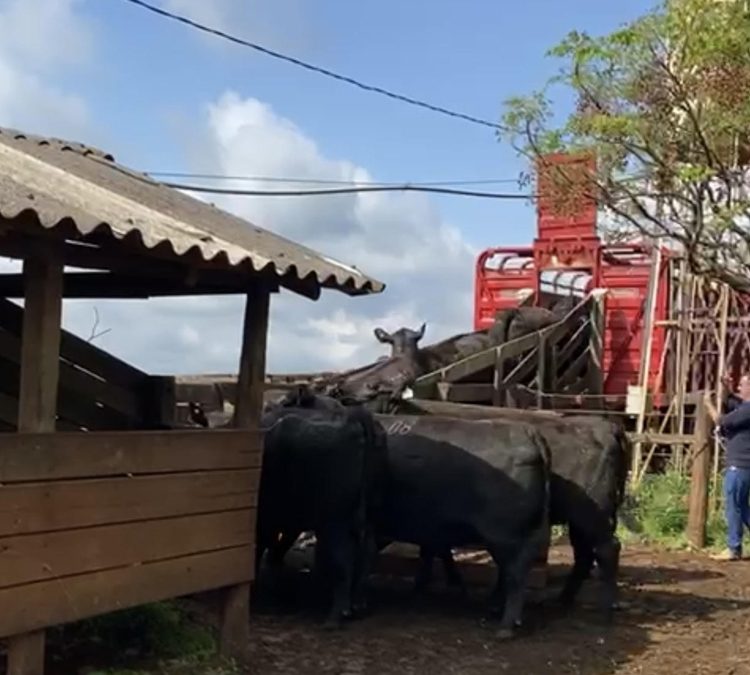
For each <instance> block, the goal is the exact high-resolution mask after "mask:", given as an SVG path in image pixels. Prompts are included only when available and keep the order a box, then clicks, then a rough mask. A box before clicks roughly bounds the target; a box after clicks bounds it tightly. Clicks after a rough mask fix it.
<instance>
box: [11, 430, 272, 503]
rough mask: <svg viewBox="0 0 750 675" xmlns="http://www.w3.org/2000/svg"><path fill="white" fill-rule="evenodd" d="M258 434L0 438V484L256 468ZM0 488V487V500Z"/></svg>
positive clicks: (145, 433)
mask: <svg viewBox="0 0 750 675" xmlns="http://www.w3.org/2000/svg"><path fill="white" fill-rule="evenodd" d="M262 442H263V441H262V435H261V433H260V432H259V431H254V430H242V431H237V430H234V429H226V430H225V429H221V430H219V429H217V430H214V431H202V430H195V431H193V430H192V429H191V430H185V431H129V432H118V431H97V432H91V433H85V432H67V433H56V434H29V433H26V434H13V435H9V436H8V437H7V438H3V448H2V452H0V483H5V484H8V483H18V482H24V481H25V482H39V481H52V480H62V479H73V478H97V477H104V476H128V475H133V476H135V475H139V474H140V475H143V474H159V473H178V472H181V471H216V470H227V469H251V468H258V467H259V466H260V452H261V447H262ZM1 495H2V488H0V496H1Z"/></svg>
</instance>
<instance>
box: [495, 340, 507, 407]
mask: <svg viewBox="0 0 750 675" xmlns="http://www.w3.org/2000/svg"><path fill="white" fill-rule="evenodd" d="M504 377H505V358H504V357H503V346H502V345H500V346H498V347H496V348H495V370H494V372H493V375H492V405H494V406H496V407H501V406H502V405H503V404H504V403H506V397H505V396H504V391H505V390H504V389H503V379H504Z"/></svg>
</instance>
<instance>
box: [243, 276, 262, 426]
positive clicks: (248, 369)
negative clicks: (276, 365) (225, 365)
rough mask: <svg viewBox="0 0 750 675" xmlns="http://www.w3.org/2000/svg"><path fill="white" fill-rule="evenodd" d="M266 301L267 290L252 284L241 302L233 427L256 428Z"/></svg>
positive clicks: (257, 423)
mask: <svg viewBox="0 0 750 675" xmlns="http://www.w3.org/2000/svg"><path fill="white" fill-rule="evenodd" d="M270 300H271V295H270V293H269V291H268V289H267V288H266V287H265V286H263V285H262V284H255V285H253V287H252V288H251V289H250V291H249V292H248V294H247V298H246V301H245V320H244V324H243V334H242V352H241V354H240V373H239V377H238V379H237V394H236V396H237V403H236V410H235V426H236V427H238V428H241V429H242V428H254V427H255V428H257V427H258V425H259V422H260V414H261V410H262V409H263V388H264V383H265V377H266V340H267V336H268V315H269V309H270Z"/></svg>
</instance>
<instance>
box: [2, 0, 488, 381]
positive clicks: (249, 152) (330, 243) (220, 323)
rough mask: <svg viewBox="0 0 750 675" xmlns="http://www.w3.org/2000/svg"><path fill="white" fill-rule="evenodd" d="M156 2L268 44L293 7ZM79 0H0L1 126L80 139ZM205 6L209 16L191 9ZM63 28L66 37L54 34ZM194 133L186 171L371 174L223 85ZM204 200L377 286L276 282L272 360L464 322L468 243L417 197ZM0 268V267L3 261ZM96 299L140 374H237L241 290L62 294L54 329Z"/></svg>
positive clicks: (360, 357) (336, 360) (81, 320)
mask: <svg viewBox="0 0 750 675" xmlns="http://www.w3.org/2000/svg"><path fill="white" fill-rule="evenodd" d="M163 2H164V4H165V5H169V6H170V7H171V8H172V9H175V10H178V11H185V12H188V13H193V14H192V15H193V16H194V18H197V19H199V20H205V21H206V23H209V22H211V23H213V22H214V19H215V20H217V21H219V22H220V25H221V26H224V27H233V28H236V29H237V30H240V29H242V30H244V28H243V26H244V27H246V28H247V31H246V32H243V33H242V34H244V35H247V36H248V37H250V38H251V39H254V38H256V36H257V39H258V40H259V41H264V43H266V44H268V43H269V42H273V30H272V29H273V25H284V27H285V29H286V27H287V25H286V24H283V23H279V22H273V21H271V20H270V17H272V16H274V15H275V14H274V13H278V12H280V11H281V9H279V8H280V6H283V7H285V8H287V9H289V11H290V12H292V9H293V8H294V7H295V6H296V5H298V4H299V5H300V6H301V5H302V3H301V2H300V0H274V1H273V2H271V0H253V1H252V2H241V1H240V0H217V1H216V2H211V3H208V2H204V0H163ZM82 5H83V3H82V0H35V1H34V2H29V1H28V0H0V32H2V34H3V36H4V37H3V39H2V40H0V125H5V126H16V127H18V128H21V129H23V130H27V131H30V132H37V133H43V134H53V135H59V136H64V137H72V138H76V139H81V140H85V139H86V138H87V137H89V136H90V134H89V133H88V132H87V130H90V120H89V113H88V107H87V104H86V102H85V101H84V100H83V99H81V98H80V97H79V96H77V95H75V94H74V93H71V92H70V91H68V90H66V89H65V87H64V84H63V83H64V82H65V78H66V77H67V76H69V75H70V73H71V69H78V68H81V67H85V66H86V65H87V64H89V63H90V62H91V61H95V59H94V58H93V57H94V53H93V51H94V47H95V45H94V40H93V35H94V31H93V28H92V26H91V25H90V24H89V23H88V22H87V21H86V19H85V18H84V17H82V16H81V13H80V11H79V7H80V6H82ZM207 11H210V12H215V13H217V14H216V15H215V16H213V17H212V16H207V15H206V16H199V15H197V14H195V12H207ZM292 14H293V15H294V16H296V17H297V18H299V16H303V15H304V13H302V12H298V13H297V14H294V12H292ZM243 22H244V23H243ZM301 23H304V22H301ZM293 34H294V31H292V32H291V33H290V34H289V35H293ZM60 35H65V40H60V39H58V38H59V36H60ZM288 37H289V36H286V38H285V39H288ZM261 38H263V40H261ZM192 141H193V145H192V147H188V148H186V150H187V151H188V153H189V156H192V157H194V158H195V166H194V167H193V168H196V169H202V170H203V169H208V170H214V171H216V172H218V173H225V174H243V175H280V176H293V177H309V178H327V179H331V180H344V181H368V180H372V177H371V176H370V174H369V173H368V171H367V170H366V169H365V168H363V167H360V166H357V165H355V164H353V163H352V162H349V161H346V160H345V159H338V158H331V157H328V156H327V155H326V154H325V152H324V151H323V150H322V149H321V148H320V147H318V145H317V144H316V142H315V141H314V140H313V139H311V138H310V137H309V136H307V135H306V134H305V132H304V131H303V130H302V129H300V128H299V127H298V126H297V125H295V124H294V123H293V122H291V121H290V120H288V119H285V118H283V117H281V116H279V115H278V114H277V113H275V112H274V110H273V109H272V108H271V107H270V106H268V105H266V104H264V103H262V102H260V101H258V100H255V99H252V98H242V97H240V96H239V95H237V94H235V93H231V92H230V93H226V94H225V95H223V96H222V97H220V98H219V99H218V100H216V101H214V102H213V103H212V104H211V105H208V106H207V108H206V110H205V117H204V123H203V128H202V129H199V130H198V132H197V133H196V134H195V137H194V138H193V139H192ZM123 142H124V140H123ZM196 149H198V151H197V152H196V151H195V150H196ZM191 150H192V151H193V152H192V153H191ZM242 185H243V186H248V187H252V184H249V185H248V184H247V183H242ZM262 186H263V187H267V185H266V184H263V185H262ZM278 187H283V186H278ZM215 201H216V202H217V205H219V206H223V207H224V208H227V209H229V210H231V211H233V212H235V213H237V214H239V215H240V216H243V217H245V218H247V219H248V220H250V221H252V222H255V223H256V224H258V225H259V226H261V227H264V228H267V229H269V230H272V231H275V232H278V233H280V234H282V235H284V236H287V237H289V238H291V239H293V240H296V241H299V242H300V243H304V244H306V245H308V246H310V247H312V248H314V249H316V250H319V251H321V252H322V253H324V254H326V255H329V256H331V257H334V258H338V259H340V260H342V261H344V262H346V263H349V264H353V265H356V266H357V267H359V268H360V269H362V270H364V271H366V272H367V273H369V274H371V275H373V276H376V277H378V278H380V279H382V280H383V281H385V282H386V283H387V285H388V288H387V290H386V292H385V293H384V294H383V295H381V296H374V297H364V298H348V297H346V296H344V295H342V294H339V293H336V292H331V291H327V292H324V294H323V297H322V298H321V300H319V301H318V302H311V301H309V300H306V299H304V298H301V297H299V296H295V295H294V294H291V293H287V292H282V293H281V294H279V295H275V296H274V297H273V300H272V316H271V330H270V335H269V348H268V355H269V357H268V368H269V370H271V371H275V372H283V371H303V370H319V369H329V368H330V369H337V368H344V367H349V366H353V365H358V364H362V363H365V362H367V361H370V360H372V359H374V358H376V357H377V356H378V355H379V354H382V353H383V352H384V351H385V348H384V346H383V345H380V344H378V343H377V342H376V341H375V339H374V337H373V335H372V330H373V328H374V327H375V326H378V325H380V326H383V327H384V328H386V329H388V330H394V329H396V328H398V327H400V326H401V325H410V326H416V325H418V324H419V323H421V322H422V321H427V323H428V328H427V331H428V332H427V340H430V341H431V340H435V339H438V338H441V337H444V336H446V335H449V334H451V333H454V332H459V331H464V330H466V329H467V328H468V327H469V326H470V324H471V304H472V303H471V290H472V288H471V277H472V271H473V255H474V252H473V251H472V250H471V249H470V248H469V246H468V245H467V244H466V242H465V241H464V240H463V238H462V237H461V235H460V232H459V231H458V230H456V229H455V228H454V227H451V226H450V225H449V224H447V223H445V222H444V221H443V220H442V219H441V217H440V214H439V213H438V212H437V211H436V209H435V208H434V206H433V205H432V204H431V203H430V201H429V200H428V199H426V198H425V197H424V196H423V195H413V194H412V195H404V194H395V193H393V194H366V193H362V194H356V195H339V196H335V197H321V198H296V199H293V198H263V199H261V198H253V199H250V198H226V199H218V198H217V199H215ZM0 266H2V267H3V268H6V267H7V265H6V264H5V263H4V262H3V261H0ZM13 267H15V268H16V269H17V265H16V266H11V269H12V268H13ZM95 307H96V308H97V310H98V313H99V317H100V323H99V326H98V331H102V330H105V329H110V330H109V332H107V333H105V334H104V335H102V336H101V337H100V338H98V339H97V341H96V344H98V345H100V346H101V347H103V348H104V349H108V350H110V351H112V352H113V353H115V354H117V355H119V356H120V357H121V358H124V359H126V360H128V361H131V362H132V363H134V364H135V365H138V366H140V367H142V368H144V369H146V370H149V371H150V372H155V373H158V372H160V373H170V372H183V373H184V372H222V371H223V372H234V371H235V370H236V368H237V363H238V356H239V347H240V328H241V324H242V312H243V304H242V299H241V298H236V297H218V298H210V299H207V298H184V299H165V300H159V301H154V300H152V301H96V302H93V301H70V302H66V304H65V308H64V312H63V326H64V327H65V328H66V329H68V330H72V331H73V332H75V333H77V334H79V335H82V336H83V337H88V336H89V334H90V332H91V329H92V326H93V323H94V308H95Z"/></svg>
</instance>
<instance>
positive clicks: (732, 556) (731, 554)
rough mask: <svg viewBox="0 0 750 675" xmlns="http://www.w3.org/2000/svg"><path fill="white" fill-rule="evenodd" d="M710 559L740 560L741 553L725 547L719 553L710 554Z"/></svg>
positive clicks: (723, 560) (720, 560) (719, 560)
mask: <svg viewBox="0 0 750 675" xmlns="http://www.w3.org/2000/svg"><path fill="white" fill-rule="evenodd" d="M711 560H716V561H718V562H730V561H733V560H742V553H740V552H738V551H732V550H731V549H725V550H724V551H722V552H721V553H716V554H714V555H712V556H711Z"/></svg>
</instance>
